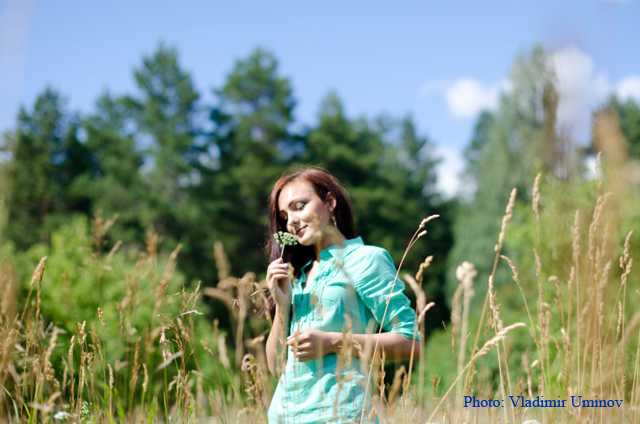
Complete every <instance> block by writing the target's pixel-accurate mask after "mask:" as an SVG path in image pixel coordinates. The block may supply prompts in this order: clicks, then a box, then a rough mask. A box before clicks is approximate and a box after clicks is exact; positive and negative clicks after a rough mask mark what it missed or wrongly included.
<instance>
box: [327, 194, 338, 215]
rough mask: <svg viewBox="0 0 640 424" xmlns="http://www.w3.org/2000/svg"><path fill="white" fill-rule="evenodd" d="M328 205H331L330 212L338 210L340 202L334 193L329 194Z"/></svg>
mask: <svg viewBox="0 0 640 424" xmlns="http://www.w3.org/2000/svg"><path fill="white" fill-rule="evenodd" d="M327 204H328V205H329V211H330V212H333V211H334V209H335V208H336V205H337V204H338V202H337V201H336V198H335V197H334V196H333V193H331V192H328V193H327Z"/></svg>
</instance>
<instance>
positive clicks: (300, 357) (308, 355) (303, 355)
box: [296, 352, 315, 362]
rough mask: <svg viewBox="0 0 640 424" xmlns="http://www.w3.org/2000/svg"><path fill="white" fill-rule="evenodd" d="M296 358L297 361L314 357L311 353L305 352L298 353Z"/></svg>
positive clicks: (304, 360)
mask: <svg viewBox="0 0 640 424" xmlns="http://www.w3.org/2000/svg"><path fill="white" fill-rule="evenodd" d="M296 358H297V359H298V361H300V362H308V361H312V360H314V359H315V358H314V357H313V355H311V353H310V352H309V353H305V354H298V355H296Z"/></svg>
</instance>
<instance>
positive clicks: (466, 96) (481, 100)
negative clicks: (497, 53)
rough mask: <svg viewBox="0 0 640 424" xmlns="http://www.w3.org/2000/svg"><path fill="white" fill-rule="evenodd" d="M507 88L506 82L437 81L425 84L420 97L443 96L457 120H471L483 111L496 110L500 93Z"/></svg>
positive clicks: (474, 80)
mask: <svg viewBox="0 0 640 424" xmlns="http://www.w3.org/2000/svg"><path fill="white" fill-rule="evenodd" d="M505 88H507V85H506V83H505V82H501V83H499V84H494V85H487V84H484V83H483V82H481V81H479V80H477V79H473V78H460V79H457V80H455V81H453V82H451V81H446V80H435V81H430V82H427V83H426V84H424V85H423V86H422V87H421V88H420V95H421V96H423V97H428V96H430V95H431V94H433V93H439V94H442V95H443V96H444V98H445V101H446V102H447V107H448V109H449V113H451V115H453V116H454V117H456V118H470V117H474V116H476V115H477V114H478V113H479V112H480V111H481V110H483V109H495V108H496V106H497V105H498V100H499V98H500V92H501V91H502V90H504V89H505Z"/></svg>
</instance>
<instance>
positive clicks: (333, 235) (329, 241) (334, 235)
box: [313, 226, 347, 260]
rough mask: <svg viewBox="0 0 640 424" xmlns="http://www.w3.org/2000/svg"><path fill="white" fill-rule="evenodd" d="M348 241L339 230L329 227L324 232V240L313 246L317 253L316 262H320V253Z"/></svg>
mask: <svg viewBox="0 0 640 424" xmlns="http://www.w3.org/2000/svg"><path fill="white" fill-rule="evenodd" d="M346 239H347V238H346V237H345V236H343V235H342V233H341V232H340V231H339V230H338V229H337V228H335V227H329V226H327V228H325V230H324V231H323V232H322V239H321V240H320V243H316V244H314V246H313V247H314V249H315V252H316V260H320V252H321V251H322V250H324V249H327V248H329V247H331V246H333V245H334V244H341V243H344V241H345V240H346Z"/></svg>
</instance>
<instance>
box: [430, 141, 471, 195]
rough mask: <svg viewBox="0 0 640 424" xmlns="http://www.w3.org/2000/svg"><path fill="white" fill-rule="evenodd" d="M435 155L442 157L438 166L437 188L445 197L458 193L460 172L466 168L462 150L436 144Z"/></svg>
mask: <svg viewBox="0 0 640 424" xmlns="http://www.w3.org/2000/svg"><path fill="white" fill-rule="evenodd" d="M435 156H436V157H439V158H441V159H442V161H441V162H440V163H439V164H438V166H437V168H436V172H437V174H438V182H437V184H436V185H437V189H438V191H439V192H440V193H442V194H443V196H444V197H445V198H451V197H453V196H455V195H456V194H457V193H458V189H459V187H460V174H461V173H462V170H463V169H464V159H463V157H462V150H461V149H456V148H453V147H445V146H436V148H435Z"/></svg>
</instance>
